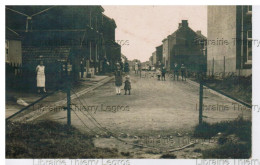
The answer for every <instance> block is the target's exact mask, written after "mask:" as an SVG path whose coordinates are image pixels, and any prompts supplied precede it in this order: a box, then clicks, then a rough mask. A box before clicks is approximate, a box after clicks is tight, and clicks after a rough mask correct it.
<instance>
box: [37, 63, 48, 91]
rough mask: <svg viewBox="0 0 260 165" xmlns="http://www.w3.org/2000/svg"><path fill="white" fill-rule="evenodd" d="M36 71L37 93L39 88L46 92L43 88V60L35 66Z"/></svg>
mask: <svg viewBox="0 0 260 165" xmlns="http://www.w3.org/2000/svg"><path fill="white" fill-rule="evenodd" d="M36 73H37V78H36V79H37V88H38V93H40V92H41V89H42V90H43V92H44V93H46V90H45V66H44V65H43V62H42V61H41V62H40V65H38V66H37V67H36Z"/></svg>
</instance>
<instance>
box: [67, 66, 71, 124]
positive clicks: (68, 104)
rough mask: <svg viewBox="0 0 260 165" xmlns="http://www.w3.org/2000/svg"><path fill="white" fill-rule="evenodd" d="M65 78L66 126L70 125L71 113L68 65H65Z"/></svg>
mask: <svg viewBox="0 0 260 165" xmlns="http://www.w3.org/2000/svg"><path fill="white" fill-rule="evenodd" d="M66 78H67V124H68V126H70V125H71V111H70V79H69V74H68V63H66Z"/></svg>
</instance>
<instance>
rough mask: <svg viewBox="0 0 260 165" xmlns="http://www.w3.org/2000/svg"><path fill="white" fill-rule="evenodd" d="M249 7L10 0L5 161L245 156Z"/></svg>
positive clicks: (248, 148)
mask: <svg viewBox="0 0 260 165" xmlns="http://www.w3.org/2000/svg"><path fill="white" fill-rule="evenodd" d="M253 9H254V8H253V7H252V6H251V5H225V6H221V5H194V6H177V5H165V6H159V5H155V6H152V5H145V6H142V5H135V6H124V5H121V6H116V5H46V6H45V5H6V6H5V158H6V159H33V160H34V162H33V164H34V165H43V164H44V165H47V164H52V165H59V164H66V163H64V162H62V161H65V160H64V159H70V160H71V162H70V164H71V165H72V164H73V165H74V164H75V165H83V164H86V165H88V164H95V163H96V162H94V160H99V159H114V162H112V161H107V162H106V165H109V164H111V165H123V164H124V165H128V164H130V163H129V162H128V161H129V160H130V159H202V160H203V159H205V160H206V159H250V158H251V157H252V147H253V146H252V112H253V111H257V112H259V108H260V107H258V106H257V105H253V103H252V73H253V72H252V60H253V58H252V47H253V46H256V47H259V45H260V40H257V39H256V38H253V37H252V18H253V12H252V11H253ZM254 74H257V72H256V73H254ZM46 159H51V160H50V161H49V162H48V161H47V160H46ZM57 159H59V161H57ZM90 159H92V160H93V162H90ZM116 160H117V162H116ZM119 160H121V161H120V162H119ZM84 161H86V162H84ZM243 163H245V162H243ZM243 163H241V162H240V164H239V162H238V163H237V165H245V164H243ZM258 163H259V162H258ZM197 164H198V165H200V164H201V165H206V162H204V164H203V163H202V162H197ZM217 164H218V165H222V164H224V162H222V164H221V163H219V162H218V163H217ZM259 164H260V163H259ZM255 165H258V164H255Z"/></svg>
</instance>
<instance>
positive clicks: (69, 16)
mask: <svg viewBox="0 0 260 165" xmlns="http://www.w3.org/2000/svg"><path fill="white" fill-rule="evenodd" d="M103 12H104V9H103V8H102V6H6V66H7V68H9V69H8V71H9V72H10V73H8V72H7V77H8V75H9V76H10V75H13V74H14V75H16V74H17V71H16V70H18V69H19V70H20V71H21V72H19V73H20V75H19V76H20V77H22V78H23V81H22V82H23V83H24V86H23V88H24V87H25V86H26V84H28V86H29V87H30V86H33V84H35V83H36V82H35V81H36V79H35V76H36V75H35V74H36V73H35V68H36V66H37V65H38V64H39V61H43V62H44V65H45V66H46V67H45V68H46V71H45V72H46V86H47V87H48V86H49V87H51V86H53V85H58V86H59V84H60V83H61V82H62V81H64V74H65V73H64V71H65V69H66V68H64V67H65V66H70V67H68V70H69V71H70V75H71V77H72V79H73V80H79V79H80V78H82V77H86V76H91V75H93V74H101V73H106V72H109V71H112V70H113V68H114V65H115V64H116V63H117V62H118V61H121V46H120V45H119V44H117V43H116V42H115V29H116V27H117V26H116V23H115V21H114V20H113V19H111V18H109V17H107V16H106V15H104V14H103ZM16 77H17V76H16ZM13 79H14V78H11V76H10V78H9V79H7V81H10V82H8V83H7V84H12V82H13ZM20 84H21V83H20Z"/></svg>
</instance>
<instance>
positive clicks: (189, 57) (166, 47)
mask: <svg viewBox="0 0 260 165" xmlns="http://www.w3.org/2000/svg"><path fill="white" fill-rule="evenodd" d="M205 41H206V37H205V36H203V35H202V34H201V31H197V32H195V31H193V30H192V29H191V28H190V27H189V25H188V21H187V20H182V22H181V23H179V27H178V29H177V30H176V31H175V32H174V33H172V34H171V35H168V36H167V38H165V39H163V40H162V42H163V45H162V47H163V48H162V54H163V59H162V63H163V65H164V66H166V69H167V70H173V66H174V63H177V64H179V66H180V65H181V64H184V65H185V66H186V67H187V69H188V70H189V71H191V72H193V71H194V72H197V71H199V70H200V69H203V70H204V71H206V68H205V67H206V47H205V44H204V42H205Z"/></svg>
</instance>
